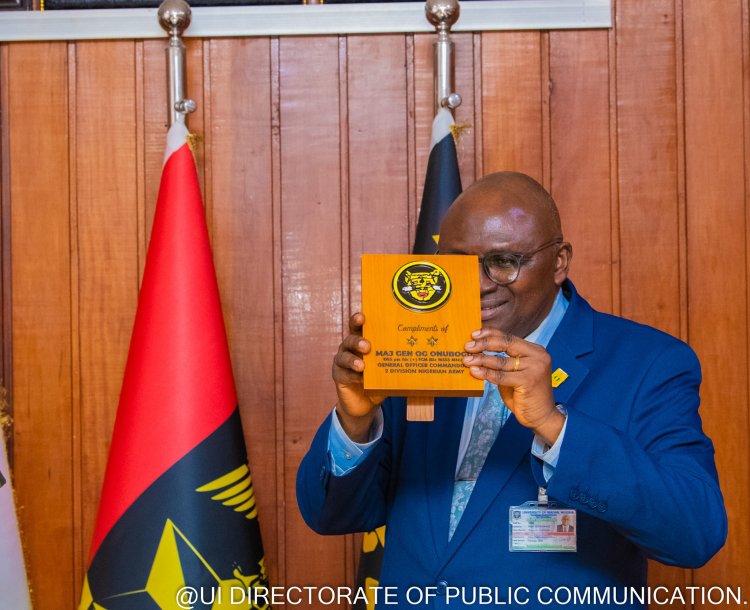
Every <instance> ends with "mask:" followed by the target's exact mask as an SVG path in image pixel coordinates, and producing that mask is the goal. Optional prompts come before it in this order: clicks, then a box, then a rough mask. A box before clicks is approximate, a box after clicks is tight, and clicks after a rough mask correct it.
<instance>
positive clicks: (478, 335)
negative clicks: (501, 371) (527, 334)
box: [464, 328, 544, 357]
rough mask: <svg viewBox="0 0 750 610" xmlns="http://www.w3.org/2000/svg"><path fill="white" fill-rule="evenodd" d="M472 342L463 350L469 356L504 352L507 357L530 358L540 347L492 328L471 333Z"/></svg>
mask: <svg viewBox="0 0 750 610" xmlns="http://www.w3.org/2000/svg"><path fill="white" fill-rule="evenodd" d="M471 336H472V337H473V340H472V341H469V342H468V343H467V344H466V345H465V346H464V349H465V350H466V351H467V352H468V353H470V354H478V353H481V352H505V353H506V354H508V355H509V356H522V357H523V356H531V355H533V354H534V353H537V352H538V351H539V350H540V349H542V350H544V348H540V346H538V345H536V344H534V343H530V342H529V341H525V340H523V339H521V338H520V337H516V336H515V335H512V334H510V333H503V332H500V331H499V330H496V329H494V328H483V329H482V330H477V331H474V332H473V333H471Z"/></svg>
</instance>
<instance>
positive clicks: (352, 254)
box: [345, 36, 424, 314]
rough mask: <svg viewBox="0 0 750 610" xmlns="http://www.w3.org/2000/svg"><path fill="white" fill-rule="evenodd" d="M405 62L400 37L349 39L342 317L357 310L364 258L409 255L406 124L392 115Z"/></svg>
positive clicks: (401, 93)
mask: <svg viewBox="0 0 750 610" xmlns="http://www.w3.org/2000/svg"><path fill="white" fill-rule="evenodd" d="M375 54H377V55H378V58H379V60H380V61H381V62H382V66H383V69H382V70H378V71H377V72H375V71H373V70H371V69H370V66H371V62H372V57H373V55H375ZM405 59H406V41H405V37H404V36H378V37H373V36H352V37H350V38H349V39H348V42H347V82H348V95H347V99H348V113H349V115H348V122H347V125H348V140H349V147H348V148H349V155H348V156H349V176H348V185H349V197H348V199H349V206H348V209H349V269H350V273H349V286H350V287H349V301H350V305H351V306H350V307H349V308H345V314H346V311H347V310H348V309H351V310H352V311H354V310H356V309H358V308H359V307H360V305H361V294H360V290H359V278H360V274H361V273H360V272H361V267H360V256H361V255H362V254H363V253H365V252H370V253H376V252H382V253H394V252H408V251H409V250H410V249H411V243H410V241H411V240H410V235H409V209H408V204H409V179H408V178H409V177H408V162H407V121H406V113H405V112H394V109H398V108H400V107H403V105H404V102H405V100H406V81H407V79H406V62H405ZM374 90H377V91H378V94H377V96H374V97H373V95H372V92H373V91H374ZM423 180H424V179H423ZM365 313H366V312H365Z"/></svg>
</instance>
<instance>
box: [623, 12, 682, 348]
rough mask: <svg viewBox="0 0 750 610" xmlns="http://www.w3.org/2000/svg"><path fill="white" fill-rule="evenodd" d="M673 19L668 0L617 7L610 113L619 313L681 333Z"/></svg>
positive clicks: (678, 101)
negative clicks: (617, 211) (617, 223)
mask: <svg viewBox="0 0 750 610" xmlns="http://www.w3.org/2000/svg"><path fill="white" fill-rule="evenodd" d="M675 19H676V16H675V8H674V2H673V1H672V0H660V1H658V2H654V1H653V0H648V1H647V0H643V1H637V2H629V3H621V4H619V5H618V22H617V39H618V43H619V44H618V45H617V108H616V111H617V137H618V158H619V185H618V186H619V187H620V188H619V197H620V228H621V231H620V243H621V245H620V248H621V249H620V252H621V257H620V265H621V269H622V314H623V315H624V316H626V317H629V318H633V319H636V320H638V321H640V322H644V323H646V324H652V325H654V326H657V327H658V328H661V329H662V330H665V331H667V332H670V333H672V334H674V335H678V336H679V334H680V319H681V316H682V315H684V314H683V312H681V285H680V262H679V257H680V254H681V251H680V249H681V247H682V246H683V240H684V235H681V227H680V224H681V223H680V214H679V213H678V212H679V207H678V206H679V205H680V204H681V203H684V202H681V201H680V198H679V196H678V180H679V178H680V176H678V172H677V168H678V157H679V155H680V151H678V149H677V139H678V124H677V118H678V107H677V105H678V104H682V100H679V99H678V97H677V96H678V90H677V84H678V83H677V77H678V74H677V66H676V58H677V48H676V27H677V24H676V23H675ZM683 229H684V228H683ZM636 287H640V289H637V288H636Z"/></svg>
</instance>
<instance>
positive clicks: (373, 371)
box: [362, 254, 484, 396]
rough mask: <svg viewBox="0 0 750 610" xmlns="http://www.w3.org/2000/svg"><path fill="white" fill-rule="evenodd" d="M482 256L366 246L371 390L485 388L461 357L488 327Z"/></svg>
mask: <svg viewBox="0 0 750 610" xmlns="http://www.w3.org/2000/svg"><path fill="white" fill-rule="evenodd" d="M477 269H478V261H477V257H476V256H463V255H462V256H458V255H432V256H427V255H421V254H364V255H363V256H362V311H363V313H364V314H365V326H364V328H363V329H362V334H363V335H364V337H365V338H366V339H367V340H368V341H370V343H371V345H372V350H371V351H370V353H369V354H367V355H365V357H364V361H365V372H364V387H365V392H366V393H371V394H380V395H385V396H481V395H482V394H483V393H484V382H483V381H482V380H481V379H476V378H474V377H472V376H471V374H470V373H469V369H468V368H467V367H466V366H465V365H464V364H463V357H464V356H465V352H464V345H465V344H466V342H467V341H471V333H472V331H475V330H477V329H479V328H481V327H482V316H481V306H480V304H479V274H478V272H477Z"/></svg>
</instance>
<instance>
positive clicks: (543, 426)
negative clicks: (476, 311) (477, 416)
mask: <svg viewBox="0 0 750 610" xmlns="http://www.w3.org/2000/svg"><path fill="white" fill-rule="evenodd" d="M471 336H472V337H473V338H474V341H470V342H469V343H467V344H466V346H465V350H466V352H467V353H468V354H469V355H468V356H466V357H465V358H464V364H465V365H466V366H468V367H469V370H470V371H471V374H472V375H473V376H474V377H477V378H478V379H486V380H487V381H489V382H491V383H494V384H495V385H497V386H498V390H499V391H500V396H501V397H502V399H503V402H505V404H506V406H507V407H508V408H509V409H510V410H511V411H512V412H513V413H514V414H515V416H516V419H518V422H519V423H520V424H521V425H523V426H525V427H527V428H531V429H532V430H533V431H534V432H535V433H536V434H537V435H539V436H540V437H541V438H542V439H543V440H544V441H545V442H546V443H547V444H548V445H552V444H554V442H555V441H556V440H557V437H558V436H559V435H560V432H561V431H562V428H563V425H564V423H565V416H564V415H563V414H562V413H560V412H559V411H558V410H557V407H555V400H554V398H553V395H552V382H551V376H552V359H551V358H550V356H549V354H548V353H547V350H546V349H544V348H543V347H541V346H539V345H536V344H535V343H530V342H529V341H524V340H523V339H519V338H518V337H514V336H513V335H510V334H505V333H502V332H500V331H499V330H496V329H493V328H483V329H482V330H477V331H474V332H473V333H471ZM483 352H505V353H506V354H507V357H506V356H490V355H487V354H484V353H483Z"/></svg>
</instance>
